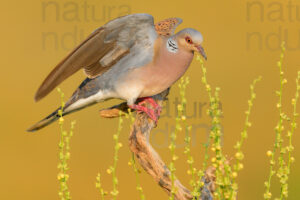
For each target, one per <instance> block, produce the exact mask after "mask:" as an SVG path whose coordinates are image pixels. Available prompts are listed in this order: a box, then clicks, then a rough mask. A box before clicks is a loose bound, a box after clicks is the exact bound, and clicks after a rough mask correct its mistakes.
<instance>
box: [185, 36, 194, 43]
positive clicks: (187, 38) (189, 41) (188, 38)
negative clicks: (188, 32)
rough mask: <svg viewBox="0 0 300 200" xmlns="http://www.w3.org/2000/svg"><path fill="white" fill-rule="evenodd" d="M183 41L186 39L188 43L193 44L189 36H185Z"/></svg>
mask: <svg viewBox="0 0 300 200" xmlns="http://www.w3.org/2000/svg"><path fill="white" fill-rule="evenodd" d="M185 41H186V42H187V43H189V44H193V41H192V39H191V38H190V37H186V38H185Z"/></svg>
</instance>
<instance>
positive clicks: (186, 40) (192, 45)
mask: <svg viewBox="0 0 300 200" xmlns="http://www.w3.org/2000/svg"><path fill="white" fill-rule="evenodd" d="M175 37H176V39H177V43H178V44H179V45H180V46H181V47H182V48H183V49H185V50H187V51H192V52H198V53H200V54H201V55H202V57H203V58H204V59H205V60H207V57H206V54H205V51H204V49H203V47H202V45H201V44H202V42H203V37H202V34H201V33H200V32H199V31H197V30H195V29H192V28H186V29H183V30H181V31H180V32H178V33H177V34H176V35H175Z"/></svg>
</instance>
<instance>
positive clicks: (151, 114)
mask: <svg viewBox="0 0 300 200" xmlns="http://www.w3.org/2000/svg"><path fill="white" fill-rule="evenodd" d="M129 108H131V109H134V110H137V111H139V112H144V113H146V114H147V115H148V116H149V117H150V118H151V119H152V120H153V121H154V122H155V123H157V120H158V116H157V114H156V113H155V111H154V110H152V109H150V108H147V107H145V106H141V105H137V104H133V105H129Z"/></svg>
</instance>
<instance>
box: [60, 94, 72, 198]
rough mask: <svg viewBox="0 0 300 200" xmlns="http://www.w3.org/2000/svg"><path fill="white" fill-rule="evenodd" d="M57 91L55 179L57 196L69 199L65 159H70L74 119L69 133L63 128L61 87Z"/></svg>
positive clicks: (63, 103) (63, 104)
mask: <svg viewBox="0 0 300 200" xmlns="http://www.w3.org/2000/svg"><path fill="white" fill-rule="evenodd" d="M57 91H58V92H59V93H60V97H61V108H60V110H59V111H58V115H59V116H60V117H59V122H58V123H59V127H60V141H59V164H58V166H57V168H58V169H59V173H58V175H57V179H58V180H59V183H60V188H59V192H58V195H59V198H60V199H61V200H70V199H71V196H70V191H69V187H68V184H67V182H68V180H69V175H68V174H67V171H68V170H69V167H68V163H67V161H68V160H69V159H70V155H71V154H70V139H71V137H72V136H73V130H74V126H75V121H73V122H72V123H71V129H70V131H69V133H68V132H67V131H65V130H64V129H63V124H64V118H63V109H64V106H65V102H64V93H63V92H62V91H61V89H59V88H58V89H57Z"/></svg>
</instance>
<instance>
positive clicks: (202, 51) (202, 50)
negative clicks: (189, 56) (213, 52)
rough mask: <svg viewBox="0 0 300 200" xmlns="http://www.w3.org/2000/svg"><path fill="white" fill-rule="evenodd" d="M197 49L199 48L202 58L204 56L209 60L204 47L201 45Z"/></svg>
mask: <svg viewBox="0 0 300 200" xmlns="http://www.w3.org/2000/svg"><path fill="white" fill-rule="evenodd" d="M196 48H197V50H198V52H199V53H200V54H201V56H202V57H203V58H204V59H205V60H207V56H206V53H205V51H204V49H203V47H202V46H201V45H199V46H197V47H196Z"/></svg>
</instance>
